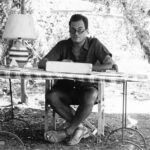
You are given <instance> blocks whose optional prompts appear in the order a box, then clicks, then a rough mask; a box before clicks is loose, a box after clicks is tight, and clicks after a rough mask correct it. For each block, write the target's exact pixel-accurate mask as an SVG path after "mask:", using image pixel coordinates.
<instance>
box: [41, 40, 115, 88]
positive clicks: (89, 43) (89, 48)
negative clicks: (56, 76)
mask: <svg viewBox="0 0 150 150" xmlns="http://www.w3.org/2000/svg"><path fill="white" fill-rule="evenodd" d="M72 50H73V42H72V40H71V39H70V38H69V39H67V40H63V41H60V42H58V43H57V44H56V45H55V47H53V48H52V50H51V51H50V52H49V53H48V54H47V55H46V56H45V57H44V58H47V59H48V60H49V61H62V60H64V59H69V60H72V61H74V62H80V63H91V64H93V65H94V64H95V63H96V62H97V61H98V62H99V63H100V64H103V61H104V59H105V57H106V56H107V55H110V56H112V54H111V53H110V52H109V51H108V50H107V48H106V47H105V46H104V45H103V44H102V43H101V42H100V41H99V40H98V39H96V38H90V37H87V38H86V40H85V43H84V45H83V46H82V48H81V49H80V55H79V58H78V60H77V59H76V57H75V55H74V53H73V51H72ZM39 68H44V69H45V66H43V65H42V64H39ZM67 85H68V86H67ZM55 87H60V88H61V89H65V88H66V90H68V89H71V87H76V88H78V89H85V88H87V87H96V88H97V83H96V84H95V83H88V82H79V81H72V80H59V81H57V82H56V84H55ZM67 87H68V88H67Z"/></svg>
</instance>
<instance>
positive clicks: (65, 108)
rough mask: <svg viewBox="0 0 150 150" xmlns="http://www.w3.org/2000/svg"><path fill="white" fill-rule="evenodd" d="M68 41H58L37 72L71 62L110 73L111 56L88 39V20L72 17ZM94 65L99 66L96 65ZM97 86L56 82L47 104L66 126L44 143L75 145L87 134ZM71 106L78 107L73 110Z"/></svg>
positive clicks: (51, 133)
mask: <svg viewBox="0 0 150 150" xmlns="http://www.w3.org/2000/svg"><path fill="white" fill-rule="evenodd" d="M69 32H70V38H69V39H67V40H63V41H60V42H58V43H57V44H56V46H54V47H53V48H52V50H51V51H50V52H49V53H48V54H47V55H46V56H45V57H44V58H43V59H42V60H41V61H40V62H39V68H42V69H45V65H46V61H73V62H80V63H91V64H93V71H105V70H108V69H112V68H113V66H114V65H115V64H114V61H113V60H112V54H111V53H110V52H109V51H108V50H107V48H106V47H105V46H104V45H103V44H102V43H101V42H100V41H99V40H98V39H96V38H90V37H87V35H88V19H87V18H86V17H85V16H83V15H80V14H75V15H73V16H72V17H71V19H70V21H69ZM97 61H98V62H99V63H97ZM97 88H98V85H97V83H88V82H80V81H73V80H58V81H56V82H55V84H54V85H53V87H52V89H51V91H50V92H49V94H47V100H48V103H49V104H50V105H51V107H52V108H53V109H54V110H55V111H56V112H57V113H58V114H59V115H60V116H61V117H63V118H64V119H65V120H66V121H67V122H68V123H69V126H68V127H67V128H66V129H65V130H59V131H48V132H47V133H45V139H46V140H48V141H50V142H53V143H54V142H61V141H64V140H65V139H66V138H67V139H69V140H68V141H67V142H66V143H67V145H75V144H78V143H79V142H80V140H81V139H82V138H84V137H85V136H86V134H87V128H85V127H84V126H83V124H82V123H83V121H84V120H85V119H86V118H87V117H88V116H89V115H90V113H91V112H92V108H93V105H94V104H95V103H96V102H97V96H98V91H97ZM70 105H78V108H77V110H76V111H75V110H73V109H72V108H71V107H70Z"/></svg>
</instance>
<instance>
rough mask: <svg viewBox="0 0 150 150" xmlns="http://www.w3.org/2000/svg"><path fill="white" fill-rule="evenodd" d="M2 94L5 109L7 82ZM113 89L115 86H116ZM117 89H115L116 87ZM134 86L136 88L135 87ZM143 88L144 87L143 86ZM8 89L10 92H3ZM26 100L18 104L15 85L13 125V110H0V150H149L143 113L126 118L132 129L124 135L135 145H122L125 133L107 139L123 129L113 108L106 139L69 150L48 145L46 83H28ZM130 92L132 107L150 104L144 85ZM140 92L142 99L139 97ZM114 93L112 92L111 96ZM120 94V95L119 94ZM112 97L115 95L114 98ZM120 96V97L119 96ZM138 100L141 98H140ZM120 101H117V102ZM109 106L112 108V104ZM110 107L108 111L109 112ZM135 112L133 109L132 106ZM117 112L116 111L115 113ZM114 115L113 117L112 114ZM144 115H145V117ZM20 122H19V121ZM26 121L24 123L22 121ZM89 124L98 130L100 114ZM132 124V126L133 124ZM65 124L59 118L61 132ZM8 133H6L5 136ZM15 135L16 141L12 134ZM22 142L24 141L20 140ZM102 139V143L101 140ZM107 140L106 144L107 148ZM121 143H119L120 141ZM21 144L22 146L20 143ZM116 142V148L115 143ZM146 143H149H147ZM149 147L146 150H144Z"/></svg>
mask: <svg viewBox="0 0 150 150" xmlns="http://www.w3.org/2000/svg"><path fill="white" fill-rule="evenodd" d="M0 84H1V92H0V99H1V105H4V104H5V105H6V104H8V103H10V98H9V96H10V95H9V90H8V86H7V82H4V81H1V82H0ZM113 86H114V85H113ZM115 86H116V85H115ZM119 86H120V85H117V89H118V90H119V89H120V87H119ZM134 86H135V85H134ZM143 86H144V85H143ZM4 87H5V89H7V90H4ZM26 87H27V89H26V90H27V96H28V104H27V105H24V104H18V101H20V98H19V97H20V92H19V83H18V82H17V81H16V82H14V83H13V98H14V99H13V100H14V104H15V108H14V114H15V118H18V119H13V121H12V116H11V115H12V113H11V111H10V109H8V108H6V107H1V116H0V118H1V119H0V120H1V121H2V124H1V128H2V130H1V132H0V150H1V149H2V150H3V149H7V150H13V149H14V150H17V149H18V150H20V149H23V147H22V145H23V144H24V147H25V149H26V150H70V149H72V150H81V149H82V150H90V149H93V150H100V149H101V150H106V149H108V150H128V149H129V150H140V147H142V148H143V149H146V148H147V150H150V113H148V112H146V113H145V111H144V110H143V111H141V112H142V113H141V112H139V113H138V112H135V113H132V112H131V111H129V113H128V116H130V118H131V119H130V118H127V125H128V127H132V129H129V130H125V131H124V139H125V140H129V139H130V140H132V141H134V143H136V145H139V146H140V147H138V146H136V145H133V144H131V143H128V142H124V143H122V141H121V138H122V136H121V135H122V130H117V132H114V134H111V136H110V137H109V139H107V137H108V135H109V134H110V133H111V131H113V130H115V129H118V128H120V127H121V121H122V120H121V118H122V116H121V113H118V112H119V111H117V110H116V109H117V108H116V107H118V105H116V106H112V107H113V110H111V111H106V114H105V118H106V127H105V136H104V137H98V136H96V137H95V136H90V137H88V138H86V139H82V140H81V143H80V144H78V145H75V146H66V145H65V143H59V144H52V143H49V142H46V141H45V140H44V138H43V134H44V104H45V103H44V83H43V82H41V83H33V82H32V83H27V86H26ZM132 87H133V86H130V88H131V89H132V90H131V91H129V97H130V98H131V97H134V100H133V103H134V102H135V103H136V102H137V99H138V101H140V100H141V99H143V100H144V99H146V100H145V101H148V99H149V95H148V94H147V95H146V94H145V93H144V92H145V90H143V89H142V90H141V85H136V89H134V88H132ZM113 88H114V87H112V86H111V87H110V86H109V85H107V89H106V93H107V92H109V96H108V97H111V96H112V95H114V94H116V91H115V93H114V90H112V89H113ZM144 88H146V89H148V88H149V87H146V86H145V87H144ZM139 89H140V92H141V93H142V94H141V95H140V94H139V93H138V91H139ZM110 90H111V92H110ZM118 93H120V94H121V92H117V94H116V95H118ZM111 94H112V95H111ZM119 96H120V95H119ZM137 97H138V98H137ZM141 97H142V98H141ZM140 98H141V99H140ZM116 101H117V98H116ZM106 105H109V102H108V103H107V100H106ZM108 108H109V109H110V107H107V108H106V110H107V109H108ZM132 109H134V105H133V106H132ZM115 110H116V111H115ZM113 111H114V113H112V112H113ZM143 112H144V113H143ZM19 119H20V120H19ZM22 120H23V121H22ZM88 120H90V122H91V123H92V124H93V125H95V126H97V113H96V112H93V113H92V114H91V115H90V116H89V118H88ZM132 120H133V122H132ZM63 124H64V120H63V119H61V118H60V117H59V116H57V128H58V129H60V128H62V126H63ZM51 129H52V114H51V111H49V130H51ZM4 131H7V132H4ZM8 131H9V132H11V133H15V134H16V135H17V137H16V136H15V135H13V134H11V133H8ZM20 139H21V140H20ZM100 139H101V140H100ZM106 139H107V144H105V142H106ZM118 139H119V140H118ZM21 141H22V142H23V143H21ZM114 141H115V144H113V143H112V142H114ZM144 142H146V143H144ZM145 144H146V146H147V147H144V146H145ZM123 145H125V146H123Z"/></svg>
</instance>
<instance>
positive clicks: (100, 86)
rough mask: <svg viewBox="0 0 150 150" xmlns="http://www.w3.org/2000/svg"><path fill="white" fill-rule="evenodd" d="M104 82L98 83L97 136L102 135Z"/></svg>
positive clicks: (103, 124) (103, 123)
mask: <svg viewBox="0 0 150 150" xmlns="http://www.w3.org/2000/svg"><path fill="white" fill-rule="evenodd" d="M104 83H105V82H104V81H100V82H99V83H98V99H99V103H98V136H101V135H104V126H105V116H104V115H105V114H104Z"/></svg>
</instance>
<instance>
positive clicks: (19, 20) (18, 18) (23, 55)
mask: <svg viewBox="0 0 150 150" xmlns="http://www.w3.org/2000/svg"><path fill="white" fill-rule="evenodd" d="M2 38H3V39H8V40H13V45H12V47H11V48H10V49H9V52H8V54H9V59H10V60H11V62H15V61H16V62H17V64H18V66H19V67H23V66H24V65H25V63H26V62H27V59H28V53H29V52H28V50H27V48H26V46H25V44H24V40H34V39H36V32H35V28H34V22H33V18H32V16H31V15H29V14H12V15H10V16H9V17H8V21H7V23H6V26H5V30H4V33H3V36H2Z"/></svg>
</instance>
